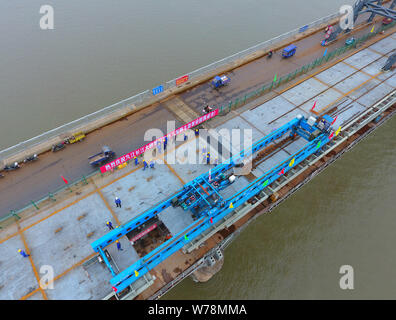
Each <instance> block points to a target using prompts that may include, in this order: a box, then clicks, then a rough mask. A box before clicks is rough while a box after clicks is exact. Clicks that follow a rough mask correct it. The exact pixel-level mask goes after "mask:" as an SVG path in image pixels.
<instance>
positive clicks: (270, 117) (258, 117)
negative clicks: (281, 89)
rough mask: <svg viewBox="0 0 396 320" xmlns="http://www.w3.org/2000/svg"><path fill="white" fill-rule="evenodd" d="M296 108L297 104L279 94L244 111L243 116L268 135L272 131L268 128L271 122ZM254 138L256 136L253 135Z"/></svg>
mask: <svg viewBox="0 0 396 320" xmlns="http://www.w3.org/2000/svg"><path fill="white" fill-rule="evenodd" d="M295 108H296V106H295V105H293V104H292V103H290V102H289V101H287V100H286V99H285V98H283V97H282V96H278V97H276V98H274V99H271V100H269V101H267V102H265V103H264V104H262V105H260V106H259V107H257V108H254V109H253V110H247V111H245V112H243V113H242V114H241V117H243V118H244V119H246V120H247V121H249V123H251V124H253V125H254V126H255V127H256V128H258V129H260V131H261V132H263V133H264V135H268V134H269V133H270V132H271V130H270V129H269V128H268V126H269V124H270V123H272V122H273V121H276V119H278V118H279V117H281V116H282V115H284V114H286V113H288V112H290V111H291V110H293V109H295ZM264 135H262V136H261V137H263V136H264ZM253 138H255V137H254V136H253ZM256 141H257V140H254V142H256Z"/></svg>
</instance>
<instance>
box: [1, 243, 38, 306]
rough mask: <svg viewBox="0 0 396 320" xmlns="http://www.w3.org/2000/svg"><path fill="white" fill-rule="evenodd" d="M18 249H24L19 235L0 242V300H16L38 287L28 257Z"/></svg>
mask: <svg viewBox="0 0 396 320" xmlns="http://www.w3.org/2000/svg"><path fill="white" fill-rule="evenodd" d="M18 249H22V250H25V248H24V246H23V242H22V240H21V238H20V236H17V237H13V238H11V239H9V240H7V241H5V242H3V243H2V244H0V269H1V272H0V300H18V299H20V298H21V297H23V296H25V295H27V294H28V293H29V292H32V291H34V290H35V289H37V288H38V283H37V280H36V278H35V276H34V272H33V268H32V265H31V264H30V261H29V259H28V258H24V257H22V256H21V255H20V254H19V253H18ZM25 251H26V250H25ZM40 295H41V293H40Z"/></svg>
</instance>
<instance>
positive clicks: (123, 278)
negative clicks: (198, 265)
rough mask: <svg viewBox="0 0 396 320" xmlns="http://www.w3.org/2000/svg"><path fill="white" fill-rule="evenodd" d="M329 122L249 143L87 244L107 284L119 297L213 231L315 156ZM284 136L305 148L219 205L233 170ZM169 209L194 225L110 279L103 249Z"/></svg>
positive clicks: (328, 133) (302, 123)
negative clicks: (95, 254)
mask: <svg viewBox="0 0 396 320" xmlns="http://www.w3.org/2000/svg"><path fill="white" fill-rule="evenodd" d="M333 122H334V121H333V119H332V117H330V116H328V115H324V116H323V117H322V118H321V119H319V120H317V119H316V118H314V117H310V118H309V119H306V118H305V117H303V116H301V115H299V116H297V117H296V118H295V119H293V120H292V121H290V122H289V123H287V124H285V125H283V126H282V127H280V128H279V129H277V130H275V131H273V132H272V133H271V134H269V135H267V136H265V137H264V138H262V139H260V140H259V141H257V142H256V143H254V144H253V145H252V146H251V147H249V148H247V149H245V150H243V151H241V152H240V153H239V154H236V155H234V156H233V157H231V158H230V159H229V160H227V161H226V162H224V163H221V164H219V165H217V166H216V167H215V168H213V169H211V170H210V172H207V173H204V174H202V175H200V176H198V177H197V178H195V179H194V180H192V181H191V182H189V183H187V184H186V185H184V186H183V188H182V189H180V190H179V191H177V192H176V193H175V194H174V195H172V196H171V197H169V198H168V199H165V200H163V201H161V202H160V203H158V204H157V205H155V206H154V207H152V208H151V209H149V210H147V211H145V212H143V213H142V214H140V215H139V216H138V217H136V218H135V219H132V220H131V221H129V222H127V223H125V224H123V225H121V226H119V227H117V228H116V229H114V230H112V231H110V232H109V233H107V234H106V235H104V236H103V237H101V238H100V239H98V240H96V241H95V242H93V243H92V244H91V246H92V248H93V250H94V251H95V252H98V253H99V254H100V255H101V257H102V259H103V261H104V262H105V263H106V265H107V267H108V268H109V269H110V272H111V273H112V275H113V278H112V279H111V280H110V284H111V286H112V288H113V290H114V291H115V292H118V293H119V292H121V291H123V290H124V289H126V288H127V287H128V286H130V285H131V284H132V283H133V282H135V281H136V280H137V279H139V278H140V277H142V276H143V275H144V274H146V273H148V272H149V271H150V270H151V269H153V268H154V267H156V266H157V265H158V264H160V263H161V262H163V261H164V260H166V259H167V258H169V257H170V256H171V255H172V254H174V253H175V252H177V251H178V250H180V249H181V248H182V247H184V246H185V245H186V244H187V243H188V242H190V241H192V240H193V239H195V238H197V237H199V235H201V234H202V233H203V232H204V231H205V230H207V229H208V228H210V227H211V226H213V225H216V223H217V222H219V221H221V220H222V219H223V218H225V217H226V216H227V215H228V214H229V213H231V212H232V211H233V210H235V209H236V208H238V207H239V206H241V205H242V204H244V203H245V202H246V201H248V200H250V199H252V198H253V197H255V196H256V195H258V194H259V193H260V192H261V191H263V190H264V189H266V188H267V187H269V186H270V185H271V183H273V182H274V181H276V180H277V179H279V178H280V177H281V176H282V175H284V174H286V173H287V172H288V171H289V170H291V169H292V168H293V167H294V166H296V165H298V164H299V163H301V162H302V161H304V160H305V159H307V158H308V157H309V156H311V155H312V154H315V153H318V152H320V150H321V149H322V148H323V147H324V146H325V145H326V144H327V143H328V142H329V141H330V140H331V139H332V137H333V136H334V130H333V129H332V127H331V125H332V124H333ZM285 135H289V136H290V137H292V138H294V137H296V136H297V135H298V136H301V137H302V138H304V139H305V140H306V141H307V144H306V145H305V146H304V147H303V148H301V149H300V150H299V151H298V152H296V153H295V154H293V155H292V156H290V157H289V158H287V159H285V160H284V161H282V162H281V163H279V164H278V165H276V166H275V167H273V168H272V169H270V170H269V171H267V172H266V173H265V174H263V175H262V176H261V177H259V178H256V179H255V180H253V181H252V182H250V183H249V184H248V185H247V186H245V187H243V188H242V189H241V190H239V191H237V192H236V193H235V194H233V195H232V196H231V197H228V198H227V199H225V198H224V197H223V196H222V195H221V194H220V191H221V190H223V189H225V188H227V187H228V186H230V185H231V184H233V183H235V180H236V177H235V175H234V174H233V169H234V168H235V167H238V166H241V165H243V163H244V160H246V159H247V158H250V159H252V158H253V157H254V155H255V154H256V153H257V152H258V151H260V150H262V149H264V148H265V147H266V146H268V145H269V144H270V143H273V142H275V140H278V139H280V138H282V137H284V136H285ZM171 206H173V207H178V206H180V207H181V208H182V209H183V210H185V211H186V214H187V211H188V212H191V214H192V215H193V216H194V218H195V221H194V222H193V223H192V224H191V225H189V226H188V227H186V228H185V229H184V230H182V231H181V232H179V233H178V234H175V235H173V237H172V238H170V239H168V240H166V241H165V242H164V243H162V244H161V245H160V246H159V247H157V248H156V249H154V250H153V251H151V252H150V253H148V254H147V255H145V256H144V257H142V258H141V259H140V260H138V261H136V262H135V263H134V264H132V265H131V266H130V267H128V268H127V269H125V270H123V271H121V272H120V273H118V274H116V273H115V271H114V270H113V268H112V266H111V264H110V262H109V260H108V259H107V257H106V255H105V254H104V251H103V250H104V249H105V247H107V246H108V245H110V244H111V243H113V242H115V241H116V240H117V239H119V238H121V237H122V236H124V235H126V234H127V233H129V232H131V231H133V230H135V229H137V228H138V227H139V226H141V225H142V224H143V223H144V222H146V221H148V220H149V219H151V218H154V217H156V216H157V215H158V214H159V213H160V212H162V211H164V210H165V209H167V208H168V207H171Z"/></svg>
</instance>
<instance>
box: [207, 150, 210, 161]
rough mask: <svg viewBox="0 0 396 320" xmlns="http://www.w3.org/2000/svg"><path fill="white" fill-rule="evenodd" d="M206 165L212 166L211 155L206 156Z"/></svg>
mask: <svg viewBox="0 0 396 320" xmlns="http://www.w3.org/2000/svg"><path fill="white" fill-rule="evenodd" d="M206 164H210V153H209V152H208V153H207V154H206Z"/></svg>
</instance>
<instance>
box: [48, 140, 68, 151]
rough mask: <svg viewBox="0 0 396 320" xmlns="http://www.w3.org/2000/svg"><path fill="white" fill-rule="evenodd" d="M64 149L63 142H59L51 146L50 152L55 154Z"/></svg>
mask: <svg viewBox="0 0 396 320" xmlns="http://www.w3.org/2000/svg"><path fill="white" fill-rule="evenodd" d="M64 147H65V143H64V142H60V143H58V144H54V145H53V146H52V149H51V150H52V152H56V151H59V150H62V149H63V148H64Z"/></svg>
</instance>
